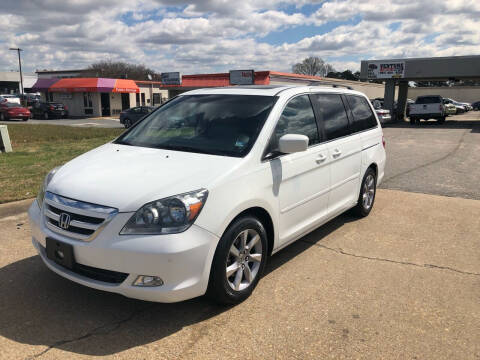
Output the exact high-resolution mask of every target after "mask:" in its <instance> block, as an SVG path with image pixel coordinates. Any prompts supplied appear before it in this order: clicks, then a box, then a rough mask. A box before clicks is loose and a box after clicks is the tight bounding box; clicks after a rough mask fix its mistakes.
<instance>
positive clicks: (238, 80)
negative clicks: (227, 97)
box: [230, 70, 255, 85]
mask: <svg viewBox="0 0 480 360" xmlns="http://www.w3.org/2000/svg"><path fill="white" fill-rule="evenodd" d="M254 83H255V72H254V71H253V70H230V85H253V84H254Z"/></svg>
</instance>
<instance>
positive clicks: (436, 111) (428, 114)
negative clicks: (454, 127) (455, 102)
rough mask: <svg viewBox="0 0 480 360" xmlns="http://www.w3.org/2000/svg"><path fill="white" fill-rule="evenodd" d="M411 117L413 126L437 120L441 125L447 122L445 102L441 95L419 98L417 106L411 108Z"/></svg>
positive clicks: (413, 105)
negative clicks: (424, 121) (422, 121)
mask: <svg viewBox="0 0 480 360" xmlns="http://www.w3.org/2000/svg"><path fill="white" fill-rule="evenodd" d="M409 108H410V110H409V117H410V123H411V124H412V125H414V124H419V123H420V120H428V119H436V120H437V121H438V122H439V123H440V124H442V123H444V122H445V116H446V113H445V105H444V100H443V98H442V97H441V96H439V95H427V96H419V97H417V100H416V101H415V104H411V105H410V106H409Z"/></svg>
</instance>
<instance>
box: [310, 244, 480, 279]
mask: <svg viewBox="0 0 480 360" xmlns="http://www.w3.org/2000/svg"><path fill="white" fill-rule="evenodd" d="M301 241H302V242H305V243H307V244H310V245H314V246H318V247H321V248H323V249H326V250H329V251H333V252H336V253H337V254H341V255H347V256H352V257H356V258H360V259H365V260H373V261H382V262H388V263H393V264H398V265H408V266H416V267H420V268H426V269H439V270H447V271H452V272H455V273H458V274H462V275H474V276H480V273H475V272H469V271H463V270H458V269H455V268H452V267H449V266H441V265H435V264H418V263H414V262H410V261H399V260H393V259H386V258H379V257H373V256H366V255H358V254H354V253H350V252H347V251H345V250H343V249H341V248H338V249H335V248H331V247H328V246H326V245H323V244H318V243H313V242H310V241H306V240H301Z"/></svg>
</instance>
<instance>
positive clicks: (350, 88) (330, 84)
mask: <svg viewBox="0 0 480 360" xmlns="http://www.w3.org/2000/svg"><path fill="white" fill-rule="evenodd" d="M312 85H313V86H331V87H334V88H337V87H343V88H347V89H349V90H353V88H352V87H351V86H348V85H342V84H336V83H333V82H325V81H310V82H309V83H308V86H312Z"/></svg>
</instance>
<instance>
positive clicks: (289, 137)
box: [278, 134, 308, 154]
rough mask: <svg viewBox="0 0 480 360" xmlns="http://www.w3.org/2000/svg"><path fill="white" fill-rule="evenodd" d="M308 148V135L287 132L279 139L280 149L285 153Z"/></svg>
mask: <svg viewBox="0 0 480 360" xmlns="http://www.w3.org/2000/svg"><path fill="white" fill-rule="evenodd" d="M307 148H308V137H307V136H305V135H299V134H286V135H283V136H282V137H281V138H280V139H279V140H278V150H280V152H281V153H284V154H292V153H296V152H300V151H305V150H307Z"/></svg>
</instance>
